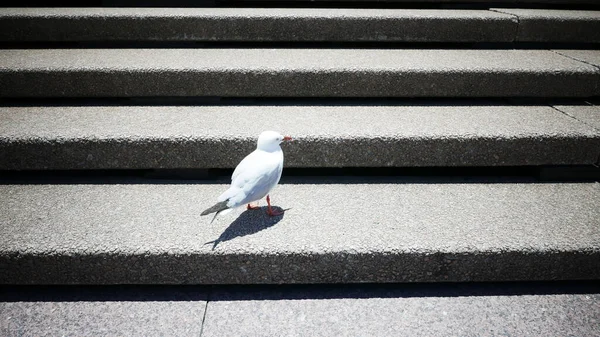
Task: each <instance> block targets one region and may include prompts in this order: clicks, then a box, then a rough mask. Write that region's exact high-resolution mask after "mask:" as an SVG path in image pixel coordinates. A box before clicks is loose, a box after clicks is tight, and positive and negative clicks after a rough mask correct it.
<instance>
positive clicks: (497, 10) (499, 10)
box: [488, 8, 522, 42]
mask: <svg viewBox="0 0 600 337" xmlns="http://www.w3.org/2000/svg"><path fill="white" fill-rule="evenodd" d="M488 10H489V11H490V12H495V13H500V14H504V15H509V16H512V17H513V18H515V19H516V20H517V27H516V28H515V33H514V35H513V38H512V41H511V42H517V40H518V38H519V34H520V33H521V28H522V27H521V18H520V17H519V16H518V15H517V14H514V13H506V12H503V11H502V10H501V9H495V8H488Z"/></svg>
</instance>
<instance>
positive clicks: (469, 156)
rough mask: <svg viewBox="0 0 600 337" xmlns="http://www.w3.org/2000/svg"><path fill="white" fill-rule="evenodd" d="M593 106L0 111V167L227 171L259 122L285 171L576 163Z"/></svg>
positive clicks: (582, 159) (251, 141) (586, 144)
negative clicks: (276, 143) (279, 138)
mask: <svg viewBox="0 0 600 337" xmlns="http://www.w3.org/2000/svg"><path fill="white" fill-rule="evenodd" d="M596 109H598V108H596V107H591V106H587V105H572V106H562V107H561V108H560V109H559V110H560V111H559V110H557V109H554V108H552V107H550V106H513V105H464V106H460V105H456V106H444V105H437V106H436V105H398V106H350V105H349V106H66V107H62V106H61V107H2V108H0V149H2V151H0V169H4V170H26V169H106V168H112V169H142V168H233V167H235V166H236V165H237V163H239V161H240V160H241V159H242V158H243V157H244V156H245V155H246V154H248V153H249V152H250V151H252V150H253V149H254V148H255V146H256V137H257V135H258V134H260V132H262V131H264V129H265V128H266V126H268V128H270V129H273V130H277V131H279V132H281V133H284V134H288V135H291V136H292V137H293V138H294V139H295V141H293V142H291V143H286V144H284V153H285V156H286V162H285V165H286V167H408V166H507V165H584V164H593V163H596V161H597V159H598V156H599V155H600V150H598V149H599V148H600V130H599V129H598V128H594V126H593V125H592V124H589V118H594V116H595V114H594V112H593V111H595V110H596ZM562 111H568V112H565V113H563V112H562ZM598 111H600V110H598ZM567 113H568V114H567ZM569 114H570V115H569ZM571 116H582V118H581V119H577V117H575V118H573V117H571ZM586 118H587V119H586Z"/></svg>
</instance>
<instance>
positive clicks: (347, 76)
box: [0, 49, 600, 97]
mask: <svg viewBox="0 0 600 337" xmlns="http://www.w3.org/2000/svg"><path fill="white" fill-rule="evenodd" d="M585 52H587V53H589V54H590V55H600V51H598V50H596V51H585ZM599 94H600V70H598V69H597V68H596V67H593V66H591V65H589V64H586V63H583V62H580V61H576V60H573V59H571V58H569V57H565V56H562V55H559V54H557V53H554V52H552V51H548V50H459V49H453V50H429V49H426V50H419V49H32V50H1V51H0V97H132V96H133V97H135V96H232V97H239V96H244V97H265V96H272V97H391V96H394V97H507V96H508V97H524V96H525V97H590V96H597V95H599Z"/></svg>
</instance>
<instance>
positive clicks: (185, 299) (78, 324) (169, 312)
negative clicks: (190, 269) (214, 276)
mask: <svg viewBox="0 0 600 337" xmlns="http://www.w3.org/2000/svg"><path fill="white" fill-rule="evenodd" d="M1 290H4V289H1ZM51 290H52V291H45V292H43V291H42V292H39V294H35V293H34V294H33V295H32V294H31V291H30V290H25V291H23V293H24V294H25V295H27V296H26V297H25V298H19V296H20V295H23V293H19V292H17V293H13V294H10V295H8V296H9V297H10V296H12V297H16V299H13V300H8V301H6V300H3V301H2V302H0V335H2V336H4V337H17V336H200V332H201V329H202V319H203V317H204V309H205V307H206V301H205V299H206V298H205V296H202V295H200V296H199V295H197V294H188V293H186V292H185V291H178V290H170V291H165V290H164V289H156V290H150V291H148V290H140V289H139V288H129V289H128V290H126V291H123V290H121V289H120V288H116V289H115V288H111V289H103V290H101V291H99V290H90V289H83V290H82V289H80V288H73V287H71V288H69V289H68V290H67V289H59V290H56V289H53V288H52V289H51ZM6 291H14V290H13V289H7V290H6ZM124 292H125V293H124ZM65 293H67V294H65ZM2 297H5V296H0V298H2Z"/></svg>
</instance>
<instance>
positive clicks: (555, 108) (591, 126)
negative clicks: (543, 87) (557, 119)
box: [549, 105, 600, 132]
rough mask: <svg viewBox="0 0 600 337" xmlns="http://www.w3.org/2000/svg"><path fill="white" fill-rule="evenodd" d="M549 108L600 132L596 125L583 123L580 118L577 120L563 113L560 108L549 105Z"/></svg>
mask: <svg viewBox="0 0 600 337" xmlns="http://www.w3.org/2000/svg"><path fill="white" fill-rule="evenodd" d="M549 107H551V108H552V109H554V110H556V111H558V112H560V113H562V114H564V115H565V116H569V117H571V118H573V119H574V120H576V121H578V122H580V123H582V124H584V125H586V126H589V127H590V128H592V129H594V130H595V131H598V132H600V129H598V128H597V127H595V126H594V125H592V124H589V123H587V122H586V121H582V120H581V119H579V118H577V117H575V116H573V115H570V114H569V113H568V112H565V111H562V110H560V109H559V108H557V107H555V106H554V105H549Z"/></svg>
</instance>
